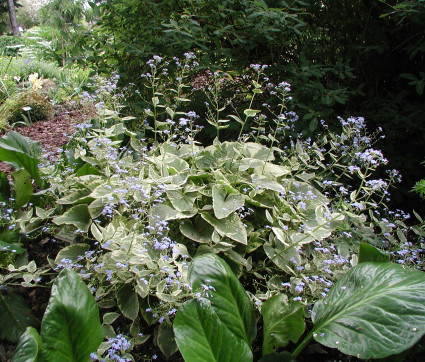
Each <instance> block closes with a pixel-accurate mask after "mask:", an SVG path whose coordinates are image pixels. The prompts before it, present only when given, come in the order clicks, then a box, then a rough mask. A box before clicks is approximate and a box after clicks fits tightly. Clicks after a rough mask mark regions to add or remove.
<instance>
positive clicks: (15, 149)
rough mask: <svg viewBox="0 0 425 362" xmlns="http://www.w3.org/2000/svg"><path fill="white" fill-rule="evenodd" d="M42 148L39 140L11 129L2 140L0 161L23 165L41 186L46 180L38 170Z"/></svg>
mask: <svg viewBox="0 0 425 362" xmlns="http://www.w3.org/2000/svg"><path fill="white" fill-rule="evenodd" d="M41 153H42V149H41V147H40V144H39V143H38V142H35V141H33V140H31V139H30V138H28V137H24V136H22V135H20V134H19V133H18V132H15V131H10V132H8V133H6V134H5V135H4V136H3V138H2V139H1V140H0V161H5V162H10V163H12V164H14V165H16V166H18V167H23V168H24V169H25V170H27V172H28V173H29V174H30V175H31V177H32V178H33V179H34V181H35V182H36V183H37V185H38V186H39V187H40V188H43V186H44V182H43V181H42V180H41V177H40V173H39V171H38V164H39V162H40V155H41Z"/></svg>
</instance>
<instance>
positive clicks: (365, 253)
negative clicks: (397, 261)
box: [359, 243, 390, 263]
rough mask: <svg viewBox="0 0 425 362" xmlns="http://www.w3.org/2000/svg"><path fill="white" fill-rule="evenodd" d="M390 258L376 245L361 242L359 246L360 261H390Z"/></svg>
mask: <svg viewBox="0 0 425 362" xmlns="http://www.w3.org/2000/svg"><path fill="white" fill-rule="evenodd" d="M389 261H390V258H389V257H388V255H385V254H383V253H381V252H380V251H379V250H378V249H376V248H375V247H374V246H372V245H370V244H367V243H360V248H359V263H365V262H378V263H388V262H389Z"/></svg>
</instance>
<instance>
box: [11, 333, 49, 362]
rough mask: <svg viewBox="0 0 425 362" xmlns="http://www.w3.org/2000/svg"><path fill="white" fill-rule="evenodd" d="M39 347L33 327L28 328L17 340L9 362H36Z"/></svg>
mask: <svg viewBox="0 0 425 362" xmlns="http://www.w3.org/2000/svg"><path fill="white" fill-rule="evenodd" d="M41 346H42V343H41V337H40V335H39V334H38V332H37V331H36V330H35V329H34V328H33V327H28V328H27V329H26V331H25V332H24V333H23V334H22V336H21V338H20V339H19V343H18V345H17V346H16V350H15V353H14V355H13V357H12V361H11V362H37V361H38V353H39V351H40V350H41Z"/></svg>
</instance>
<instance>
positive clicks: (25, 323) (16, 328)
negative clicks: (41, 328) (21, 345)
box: [0, 293, 37, 342]
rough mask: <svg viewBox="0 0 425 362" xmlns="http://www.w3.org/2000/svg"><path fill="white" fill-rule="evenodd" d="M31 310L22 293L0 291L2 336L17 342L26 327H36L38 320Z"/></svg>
mask: <svg viewBox="0 0 425 362" xmlns="http://www.w3.org/2000/svg"><path fill="white" fill-rule="evenodd" d="M29 311H30V310H29V308H28V306H27V304H26V303H25V299H24V298H23V297H22V296H21V295H18V294H12V293H10V294H6V295H2V294H1V293H0V320H1V323H0V338H2V339H7V340H9V341H11V342H17V341H18V340H19V338H20V336H21V335H22V333H24V331H25V328H26V327H29V326H32V327H36V326H37V321H36V320H35V319H34V318H33V317H31V316H30V315H29Z"/></svg>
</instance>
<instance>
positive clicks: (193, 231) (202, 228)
mask: <svg viewBox="0 0 425 362" xmlns="http://www.w3.org/2000/svg"><path fill="white" fill-rule="evenodd" d="M179 229H180V232H181V233H182V234H183V235H184V236H186V237H187V238H188V239H190V240H193V241H197V242H198V243H209V242H210V241H211V240H212V234H213V232H214V227H212V226H211V225H210V224H208V223H207V222H206V221H205V220H203V219H202V218H201V217H199V216H197V217H195V219H194V220H193V222H192V221H191V220H182V221H181V223H180V225H179Z"/></svg>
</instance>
